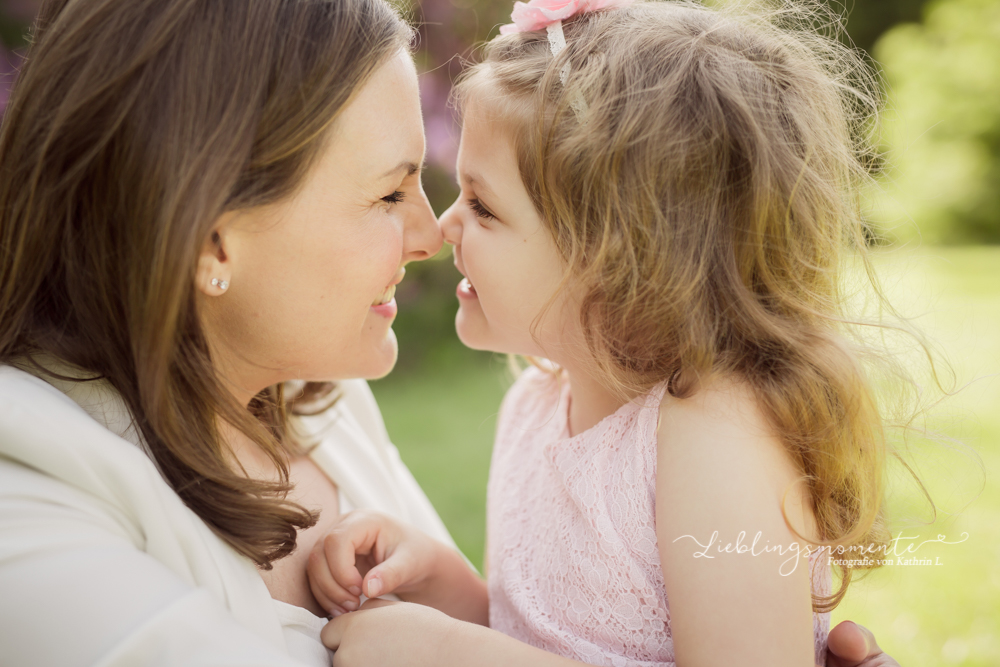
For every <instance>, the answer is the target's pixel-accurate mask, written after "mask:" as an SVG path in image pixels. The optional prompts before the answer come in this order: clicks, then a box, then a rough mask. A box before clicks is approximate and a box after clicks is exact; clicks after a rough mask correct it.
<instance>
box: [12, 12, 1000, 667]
mask: <svg viewBox="0 0 1000 667" xmlns="http://www.w3.org/2000/svg"><path fill="white" fill-rule="evenodd" d="M830 2H831V3H835V0H830ZM511 5H512V3H511V2H507V0H503V1H499V0H423V2H419V3H414V4H410V5H409V6H408V9H407V10H406V11H407V12H408V13H409V15H410V17H411V19H412V20H413V22H414V23H415V24H416V25H418V26H419V29H420V37H421V38H420V42H419V49H418V53H417V61H418V66H419V68H420V70H421V72H422V74H421V96H422V98H423V99H422V101H423V104H424V112H425V123H426V130H427V137H428V162H429V168H428V170H427V172H426V174H425V181H424V183H425V188H426V190H427V192H428V195H429V197H430V199H431V202H432V204H433V205H434V207H435V210H436V211H437V212H438V213H440V212H442V211H443V210H444V209H445V208H447V207H448V206H449V205H450V203H451V202H452V201H453V200H454V198H455V196H456V193H457V189H456V187H455V185H454V182H453V164H454V159H455V154H456V150H457V127H456V125H455V122H454V117H453V113H452V110H451V109H450V108H449V107H448V104H447V99H448V92H449V89H450V85H451V81H452V80H453V78H454V77H455V75H456V74H457V73H458V72H459V71H460V70H461V67H462V59H463V58H470V57H473V56H474V47H475V45H476V44H478V43H481V41H482V40H484V39H487V38H489V37H492V36H493V35H495V34H496V32H497V30H496V28H497V26H498V25H500V24H502V23H506V22H508V21H509V14H510V9H511ZM37 6H38V2H37V0H0V113H2V111H3V107H4V106H5V104H6V101H7V97H8V91H9V87H10V85H11V83H12V82H13V80H14V78H15V76H16V69H17V63H18V61H19V58H20V56H21V54H22V53H23V50H24V47H25V45H26V34H27V28H28V26H29V24H30V22H31V20H32V17H33V16H34V14H35V12H36V11H37ZM833 8H834V9H835V10H836V11H837V12H838V13H840V14H842V15H844V16H845V17H846V28H847V33H848V34H849V35H850V39H851V40H852V41H853V43H854V44H855V45H856V46H857V47H858V48H859V49H862V50H863V51H864V52H865V53H866V54H868V55H869V57H870V58H871V60H872V62H873V63H874V64H875V66H876V67H877V69H878V70H879V72H880V74H881V76H882V80H883V83H884V88H885V95H886V98H885V99H886V112H885V114H884V117H883V121H882V128H881V134H880V136H881V141H882V152H883V158H884V159H883V160H882V161H881V164H882V170H881V173H880V175H879V188H877V189H876V190H875V191H873V192H871V193H870V197H869V201H868V205H867V209H866V215H867V217H868V218H869V220H870V221H871V222H872V224H873V225H874V227H875V228H876V229H877V230H878V232H879V235H880V236H881V237H882V238H883V239H884V240H885V244H884V245H882V246H880V247H879V248H878V249H877V251H876V253H875V254H876V263H877V266H878V268H879V270H880V272H881V274H882V276H883V278H884V279H885V280H886V282H887V286H888V289H889V292H890V295H891V297H892V300H893V302H894V303H895V304H896V305H897V306H899V307H900V308H901V310H902V311H903V313H904V314H907V315H911V316H914V317H915V320H914V322H915V324H916V325H917V326H918V327H920V328H921V329H922V330H923V331H924V332H926V333H927V334H928V335H929V336H930V337H931V339H932V340H933V341H935V342H936V343H937V345H938V347H939V349H940V350H941V352H942V353H943V356H944V357H945V358H946V359H947V360H949V361H951V362H952V364H953V367H954V370H955V377H956V379H957V381H958V384H959V385H963V384H965V383H970V384H969V385H968V386H967V387H965V388H964V389H963V390H962V391H961V392H960V393H959V394H958V395H957V396H956V397H955V398H954V399H950V400H948V401H946V402H945V403H943V404H942V405H941V406H940V408H939V409H937V410H935V411H934V412H933V415H932V418H931V421H930V423H929V426H931V427H932V428H936V429H938V430H939V431H941V432H942V433H944V434H945V435H946V436H947V437H950V438H953V439H954V442H953V443H951V444H950V445H949V443H947V442H945V443H941V442H927V441H920V440H916V441H914V443H913V452H912V454H913V460H914V461H915V462H916V464H917V469H918V473H919V474H920V476H921V479H922V480H923V481H924V482H925V483H926V484H927V485H928V487H929V489H930V491H931V493H932V494H933V497H934V500H935V501H936V502H937V503H938V506H939V512H938V514H937V518H936V521H934V522H933V523H931V519H932V518H933V517H932V516H930V514H929V512H928V511H927V510H926V508H925V507H923V506H922V505H921V504H920V503H919V495H918V494H917V493H916V490H915V489H914V487H913V485H912V483H908V482H907V480H906V478H905V477H904V476H902V475H896V476H895V477H894V479H895V480H896V483H895V485H894V488H893V492H892V494H891V499H890V508H889V509H890V515H891V517H892V518H893V519H894V522H895V523H894V531H893V532H894V534H897V533H900V531H902V533H901V534H902V535H903V537H906V538H908V537H913V538H915V539H912V540H901V542H900V551H904V550H905V548H906V546H907V545H909V544H913V545H916V544H919V543H920V542H921V541H923V540H937V539H939V536H943V537H941V538H940V539H941V540H944V541H946V542H956V541H959V540H962V539H963V537H962V536H963V535H964V534H966V533H967V534H968V537H967V539H966V541H964V542H962V543H961V544H942V543H936V542H929V543H927V544H924V545H923V546H921V547H919V550H918V551H917V553H915V554H909V556H914V555H916V556H919V557H920V558H926V559H930V560H933V561H935V562H936V563H940V565H899V566H893V567H885V568H882V569H880V570H879V571H876V572H875V573H873V574H872V576H870V577H868V578H867V579H865V580H864V581H861V582H858V583H855V584H854V585H853V587H852V589H851V591H850V592H849V594H848V597H847V599H846V600H845V601H844V603H843V604H842V605H841V606H840V607H839V608H838V609H837V610H836V611H835V612H834V622H835V623H836V622H838V621H839V620H842V619H844V618H850V619H852V620H855V621H858V622H860V623H862V624H864V625H866V626H868V627H869V628H871V629H872V630H874V631H875V633H876V636H877V638H878V640H879V642H880V644H881V645H882V646H883V648H885V649H886V650H887V651H888V652H889V653H890V654H891V655H893V656H894V657H896V658H897V659H898V660H899V662H900V663H901V664H902V665H904V667H917V666H928V667H929V666H932V665H968V666H986V665H991V666H996V665H1000V489H998V486H997V484H996V476H997V472H998V470H1000V379H998V378H997V373H998V372H1000V245H996V244H1000V0H932V1H931V2H924V1H923V0H868V1H867V2H857V3H854V4H850V5H848V6H846V7H845V6H844V5H840V4H833ZM459 278H460V276H459V274H458V273H457V272H456V271H455V269H454V267H453V266H452V264H451V260H450V253H449V252H448V251H447V249H446V250H445V251H443V252H442V253H441V254H440V255H439V256H438V257H437V258H435V259H433V260H431V261H428V262H423V263H420V264H413V265H410V267H408V272H407V277H406V280H405V281H404V282H403V283H402V284H401V285H400V286H399V290H398V291H397V301H398V302H399V305H400V314H399V317H398V319H397V322H396V325H395V329H396V332H397V335H398V338H399V341H400V363H399V365H398V366H397V369H396V370H395V371H394V372H393V374H392V375H391V376H389V377H388V378H386V379H384V380H381V381H379V382H375V383H373V385H372V388H373V390H374V391H375V393H376V396H377V398H378V399H379V402H380V404H381V406H382V409H383V412H384V415H385V419H386V422H387V424H388V428H389V432H390V434H391V435H392V436H393V439H394V440H395V442H396V444H397V445H398V446H399V448H400V451H401V452H402V455H403V458H404V459H405V460H406V462H407V464H408V465H409V466H410V467H411V469H412V470H413V472H414V474H415V475H416V477H417V479H418V480H419V481H420V482H421V484H422V485H423V486H424V488H425V490H426V491H427V494H428V495H429V496H430V498H431V500H432V501H433V502H434V504H435V506H436V507H437V508H438V510H439V511H440V513H441V515H442V517H443V518H444V520H445V522H446V523H447V524H448V527H449V528H450V529H451V531H452V533H453V535H454V536H455V539H456V541H457V542H458V544H459V546H460V547H461V548H462V549H463V550H464V551H465V552H466V554H467V555H468V556H469V558H470V559H471V560H472V561H473V562H474V563H476V564H477V565H479V564H480V563H481V562H482V551H483V538H484V516H485V487H486V479H487V474H488V467H489V457H490V448H491V445H492V439H493V430H494V428H495V424H496V412H497V408H498V406H499V404H500V400H501V398H502V396H503V392H504V390H505V389H506V387H507V386H509V384H510V382H511V377H510V375H509V373H508V371H507V366H506V362H505V360H503V359H501V358H495V357H494V356H492V355H489V354H484V353H478V352H473V351H470V350H467V349H465V348H464V347H463V346H462V345H461V344H460V343H459V342H458V340H457V338H456V337H455V334H454V330H453V327H452V323H453V320H454V315H455V312H456V309H457V301H456V299H455V296H454V288H455V285H456V284H457V282H458V280H459ZM914 363H916V359H915V358H914Z"/></svg>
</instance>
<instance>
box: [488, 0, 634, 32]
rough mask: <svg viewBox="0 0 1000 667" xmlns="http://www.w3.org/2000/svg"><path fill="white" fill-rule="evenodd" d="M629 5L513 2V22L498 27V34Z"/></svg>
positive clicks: (627, 0)
mask: <svg viewBox="0 0 1000 667" xmlns="http://www.w3.org/2000/svg"><path fill="white" fill-rule="evenodd" d="M630 4H632V0H531V2H528V3H527V4H525V3H523V2H515V3H514V11H513V12H512V13H511V15H510V18H511V20H512V21H514V22H513V23H508V24H507V25H504V26H500V34H501V35H509V34H511V33H514V32H533V31H535V30H541V29H542V28H547V27H549V25H551V24H553V23H557V22H561V21H564V20H566V19H568V18H570V17H572V16H576V15H577V14H584V13H586V12H593V11H597V10H598V9H612V8H615V7H625V6H627V5H630Z"/></svg>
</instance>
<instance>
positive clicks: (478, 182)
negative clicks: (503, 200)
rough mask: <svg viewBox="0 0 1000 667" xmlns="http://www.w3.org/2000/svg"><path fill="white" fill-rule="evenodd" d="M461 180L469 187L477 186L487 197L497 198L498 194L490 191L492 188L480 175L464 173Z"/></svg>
mask: <svg viewBox="0 0 1000 667" xmlns="http://www.w3.org/2000/svg"><path fill="white" fill-rule="evenodd" d="M461 178H462V180H463V181H464V182H465V183H466V185H468V186H469V187H473V186H476V187H478V188H479V189H480V190H482V191H484V192H485V193H486V194H487V195H490V196H493V197H495V196H496V194H495V193H494V192H493V190H492V189H490V186H489V185H488V184H487V183H486V179H484V178H483V177H482V176H480V175H479V174H476V173H474V172H473V173H467V172H464V173H462V176H461Z"/></svg>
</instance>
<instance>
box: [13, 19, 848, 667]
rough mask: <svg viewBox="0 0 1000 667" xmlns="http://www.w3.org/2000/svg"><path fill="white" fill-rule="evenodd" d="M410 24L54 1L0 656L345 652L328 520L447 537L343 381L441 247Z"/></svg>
mask: <svg viewBox="0 0 1000 667" xmlns="http://www.w3.org/2000/svg"><path fill="white" fill-rule="evenodd" d="M411 37H412V33H411V30H410V29H409V28H408V27H407V26H406V24H405V23H404V22H402V21H401V20H400V19H399V18H398V16H397V15H396V14H395V13H394V12H393V10H392V9H390V8H389V6H388V5H387V4H385V3H384V2H382V1H381V0H338V1H337V2H330V1H327V0H255V1H254V2H221V1H219V0H170V1H165V0H49V1H48V2H46V4H45V5H44V7H43V9H42V12H41V15H40V17H39V21H38V29H37V31H36V34H35V37H34V44H33V46H32V49H31V51H30V53H29V56H28V59H27V62H26V64H25V66H24V68H23V71H22V72H21V75H20V79H19V82H18V85H17V87H16V89H15V91H14V94H13V96H12V98H11V101H10V105H9V107H8V109H7V112H6V116H5V118H4V121H3V122H4V124H3V128H2V131H0V362H2V364H3V365H2V366H0V591H2V595H0V619H2V620H3V623H0V647H2V648H0V663H2V664H4V665H7V664H11V665H49V664H59V665H73V664H80V665H87V664H94V663H100V664H102V665H141V664H147V663H153V662H156V663H157V664H164V665H199V664H206V665H208V664H211V665H219V664H234V665H235V664H239V665H301V664H315V665H323V664H329V658H330V656H329V654H328V653H327V652H326V649H324V648H323V647H322V645H321V644H320V643H319V641H318V636H319V629H320V628H321V627H322V626H323V624H324V623H325V622H326V618H325V616H326V615H327V613H328V612H329V613H333V614H339V613H340V612H341V611H350V610H343V609H324V608H322V607H321V606H320V604H319V603H318V602H317V600H316V599H315V598H314V597H313V595H312V593H311V591H310V590H309V588H308V585H307V583H306V579H305V561H304V559H306V558H308V555H309V553H310V551H311V547H312V545H313V543H315V542H316V540H317V539H318V537H319V536H320V535H322V534H323V533H324V532H325V531H326V530H327V529H328V528H329V527H330V526H331V525H332V524H333V523H335V522H336V521H337V519H338V516H339V515H340V514H341V513H342V512H344V511H347V510H349V509H352V508H359V507H366V508H373V509H378V510H381V511H385V512H388V513H390V514H394V515H396V516H398V517H400V518H403V519H405V520H407V521H409V522H411V523H413V524H415V525H416V526H417V527H419V528H420V529H422V530H424V531H426V532H429V533H431V534H432V535H435V536H436V537H438V538H439V539H442V540H445V541H449V542H450V538H449V536H448V534H447V531H446V530H445V529H444V526H443V525H442V524H441V522H440V519H439V518H438V517H437V515H436V513H435V512H434V510H433V509H432V508H431V506H430V504H429V503H428V502H427V499H426V497H425V496H424V495H423V493H422V492H421V491H420V490H419V487H417V485H416V483H415V482H414V481H413V479H412V477H411V476H410V475H409V472H408V471H407V470H406V468H405V466H403V465H402V463H401V462H400V460H399V458H398V455H397V454H396V451H395V449H394V448H393V447H392V445H391V444H390V443H389V442H388V438H387V436H386V434H385V430H384V426H383V424H382V421H381V417H380V415H379V413H378V409H377V407H376V406H375V404H374V401H373V399H372V397H371V394H370V392H369V391H368V389H367V386H366V385H365V383H364V381H363V380H354V379H351V378H375V377H380V376H382V375H384V374H386V373H388V372H389V370H390V369H391V368H392V366H393V364H394V362H395V356H396V345H395V338H394V334H393V333H392V330H391V322H392V317H393V315H394V314H395V303H394V301H393V299H392V296H393V292H394V286H395V285H396V284H397V283H398V282H399V280H401V279H402V277H403V273H404V267H405V265H406V263H408V262H411V261H419V260H422V259H426V258H427V257H430V256H432V255H433V254H434V253H435V252H437V250H438V249H439V248H440V246H441V235H440V232H439V230H438V228H437V226H436V224H435V219H434V215H433V213H432V211H431V209H430V206H429V205H428V202H427V200H426V198H425V197H424V194H423V192H422V189H421V184H420V166H419V165H420V164H421V163H422V160H423V152H424V137H423V132H422V128H421V118H420V109H419V102H418V95H417V85H416V73H415V70H414V68H413V64H412V61H411V59H410V57H409V53H408V44H409V42H410V40H411ZM333 379H337V380H341V381H339V382H337V383H336V384H334V383H332V382H331V380H333ZM331 402H333V407H330V408H329V409H325V408H326V406H327V405H329V404H330V403H331ZM286 494H287V495H286ZM462 563H463V561H462V559H461V557H460V555H459V554H458V552H457V550H456V552H455V564H456V572H458V575H457V576H469V577H472V576H476V575H475V573H474V571H473V570H472V569H471V568H469V567H467V566H465V565H463V564H462ZM418 601H419V600H418ZM858 636H859V635H856V636H855V638H857V637H858Z"/></svg>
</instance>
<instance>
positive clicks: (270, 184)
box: [0, 0, 413, 568]
mask: <svg viewBox="0 0 1000 667" xmlns="http://www.w3.org/2000/svg"><path fill="white" fill-rule="evenodd" d="M412 38H413V33H412V30H411V28H409V27H408V26H407V24H406V23H405V22H404V21H403V20H402V19H401V18H400V17H399V16H398V15H397V13H396V12H395V11H394V10H393V9H392V8H391V7H390V6H389V5H388V4H386V3H385V2H384V0H253V2H242V1H241V2H228V1H226V0H48V1H47V2H45V3H44V5H43V7H42V9H41V13H40V15H39V18H38V20H37V23H36V26H35V29H34V33H33V37H32V44H31V46H30V48H29V51H28V54H27V58H26V61H25V64H24V66H23V69H22V70H21V72H20V75H19V79H18V82H17V84H16V86H15V88H14V91H13V94H12V97H11V99H10V103H9V106H8V107H7V110H6V114H5V116H4V118H3V125H2V128H0V361H3V362H9V363H14V362H15V360H23V359H25V358H27V359H28V360H30V359H32V357H33V355H36V354H39V353H47V354H52V355H55V356H56V357H59V358H60V359H62V360H64V361H66V362H69V363H71V364H73V365H75V366H78V367H80V368H82V369H85V370H86V371H87V372H89V373H92V374H93V376H94V378H93V379H96V378H103V379H106V380H107V381H108V382H109V383H110V384H111V385H112V386H113V387H114V388H115V389H116V390H118V391H119V392H120V393H121V395H122V397H123V399H124V400H125V401H126V403H127V405H128V407H129V409H130V410H131V413H132V415H133V417H134V419H135V424H136V426H137V427H138V429H139V431H140V432H141V434H142V436H143V437H144V439H145V441H146V443H147V444H148V446H149V448H150V450H151V452H152V454H153V456H154V457H155V459H156V463H157V465H158V467H159V468H160V470H161V471H162V473H163V475H164V477H165V478H166V480H167V482H168V483H169V484H170V485H171V486H172V487H173V489H174V490H175V491H176V492H177V493H178V494H179V495H180V497H181V498H182V499H183V500H184V502H185V503H186V504H187V505H188V507H190V508H191V509H192V510H193V511H194V512H195V513H197V514H198V515H199V516H200V517H201V518H202V519H204V520H205V521H206V522H207V523H208V525H209V526H211V527H212V528H213V529H214V530H215V532H216V533H217V534H218V535H220V536H221V537H222V538H223V539H224V540H226V541H227V542H228V543H229V544H231V545H232V546H233V547H234V548H235V549H236V550H237V551H239V552H240V553H242V554H244V555H246V556H248V557H249V558H251V559H253V560H254V561H255V562H256V563H257V564H258V566H260V567H263V568H270V567H271V562H272V561H274V560H276V559H278V558H281V557H283V556H285V555H287V554H289V553H291V551H292V550H293V549H294V548H295V539H296V533H297V530H298V529H301V528H305V527H308V526H310V525H312V524H313V523H315V521H316V516H315V515H314V514H313V513H311V512H309V511H307V510H306V509H304V508H302V507H300V506H299V505H296V504H293V503H291V502H289V501H287V500H286V494H287V492H288V490H289V488H290V485H289V482H288V466H287V453H288V451H289V449H291V450H292V451H294V449H295V448H296V447H298V444H297V443H296V438H295V437H294V434H293V432H292V430H291V429H290V428H289V426H290V421H289V417H290V414H292V413H300V414H304V413H305V411H306V406H312V408H314V410H315V408H316V406H317V404H318V403H324V402H325V403H327V407H328V405H329V404H330V403H331V401H330V400H329V399H330V398H335V396H334V394H333V390H334V385H333V384H331V383H307V384H306V385H305V386H304V387H296V393H297V395H296V396H295V398H294V399H290V398H289V397H288V396H286V395H285V388H284V387H283V386H282V385H276V386H272V387H268V388H267V389H265V390H264V391H262V392H261V393H260V394H258V395H257V396H256V397H255V398H254V399H253V400H252V401H251V403H250V405H249V410H248V409H247V408H245V407H243V406H241V405H240V404H239V403H238V402H237V401H236V400H235V398H234V397H233V396H232V394H231V393H230V392H229V391H228V390H227V389H226V388H225V386H224V384H223V383H222V381H221V379H220V377H219V376H218V375H217V373H216V371H215V369H214V367H213V364H212V359H211V355H210V354H209V348H208V345H207V343H206V339H205V334H204V331H203V329H202V327H201V326H200V324H199V317H198V313H197V310H196V303H197V302H196V297H195V294H196V292H195V283H194V279H195V268H196V261H197V257H198V255H199V251H200V250H201V248H202V247H203V244H204V243H205V241H206V240H207V238H208V235H209V234H210V230H211V227H212V224H213V223H214V221H215V220H217V218H218V217H219V216H220V215H221V214H222V213H224V212H226V211H230V210H236V209H242V208H248V207H253V206H260V205H265V204H270V203H273V202H276V201H279V200H281V199H283V198H286V197H288V196H290V195H291V194H293V193H294V192H295V191H296V189H297V188H298V187H299V185H300V184H301V183H302V182H303V180H304V176H305V175H306V173H307V171H308V170H309V168H310V166H311V164H312V163H313V161H314V159H315V158H316V155H317V153H318V151H319V149H320V147H321V145H322V141H323V139H324V137H325V136H327V135H328V132H327V130H328V128H329V127H330V126H331V125H332V124H333V123H334V121H335V119H336V118H337V116H338V113H339V112H340V111H341V110H342V109H343V108H344V107H345V105H346V104H347V103H348V102H349V101H350V100H351V99H352V95H353V94H354V93H355V92H356V91H357V90H359V88H360V87H361V86H362V84H364V82H365V81H366V80H367V79H368V77H369V76H370V75H371V74H372V73H373V72H374V71H375V70H376V69H377V68H378V67H379V66H380V65H381V64H382V63H384V62H387V61H388V60H389V59H390V58H391V57H392V55H393V54H395V53H397V52H398V50H399V49H401V48H408V47H409V45H410V44H411V43H412ZM36 366H37V364H36ZM43 370H44V369H43ZM68 379H74V378H68ZM219 419H222V420H225V421H226V422H228V423H229V424H232V425H233V426H235V427H236V428H237V429H239V430H240V431H242V432H243V433H245V434H246V435H247V436H248V437H249V438H250V439H251V440H253V441H254V442H255V443H256V444H257V445H258V446H260V448H261V449H262V450H263V451H264V452H266V453H267V455H268V456H269V457H270V458H271V459H272V460H273V461H274V463H275V465H276V466H277V468H278V470H279V471H280V481H279V482H275V483H269V482H262V481H257V480H253V479H248V478H247V477H246V476H245V475H243V474H240V473H239V472H237V471H235V470H233V468H232V465H231V461H232V460H233V459H232V455H231V452H230V451H229V449H228V448H227V446H226V445H225V444H224V442H223V440H222V438H221V437H220V431H219V423H218V420H219Z"/></svg>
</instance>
